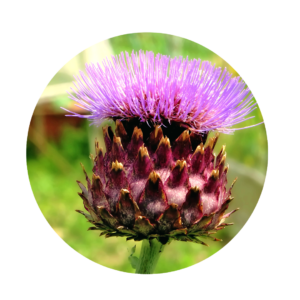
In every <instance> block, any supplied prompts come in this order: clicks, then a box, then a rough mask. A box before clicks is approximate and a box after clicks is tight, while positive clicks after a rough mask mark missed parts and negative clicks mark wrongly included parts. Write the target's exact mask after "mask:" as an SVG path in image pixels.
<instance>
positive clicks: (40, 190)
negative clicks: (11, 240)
mask: <svg viewBox="0 0 300 300" xmlns="http://www.w3.org/2000/svg"><path fill="white" fill-rule="evenodd" d="M140 49H142V50H149V51H150V50H151V51H153V52H154V53H161V54H165V55H170V56H171V57H174V56H183V57H186V56H188V57H189V58H190V59H192V58H200V59H202V60H209V61H211V62H213V63H215V64H216V66H218V67H222V68H224V67H226V68H227V69H228V70H229V71H230V72H231V73H232V74H234V75H235V76H239V74H238V73H237V72H236V71H235V70H234V69H233V68H232V67H231V66H230V65H229V64H228V63H227V62H225V61H224V60H223V59H222V58H220V57H219V56H218V55H216V54H215V53H213V52H212V51H210V50H209V49H207V48H205V47H203V46H201V45H199V44H196V43H194V42H192V41H190V40H186V39H183V38H180V37H176V36H171V35H166V34H158V33H136V34H128V35H123V36H118V37H114V38H111V39H109V40H106V41H103V42H100V43H98V44H96V45H94V46H92V47H90V48H88V49H87V50H84V51H83V52H81V53H80V54H78V55H77V56H76V57H74V58H73V59H71V60H70V61H69V62H68V63H67V64H66V65H65V66H63V67H62V68H61V70H59V72H58V73H57V74H55V76H54V77H53V78H52V79H51V81H50V82H49V84H48V86H47V87H46V89H45V90H44V92H43V94H42V95H41V97H40V99H39V101H38V103H37V106H36V108H35V110H34V113H33V116H32V119H31V123H30V127H29V132H28V141H27V167H28V174H29V179H30V183H31V187H32V190H33V193H34V196H35V199H36V201H37V203H38V205H39V207H40V209H41V212H42V213H43V215H44V216H45V218H46V219H47V221H48V222H49V224H50V225H51V227H52V228H53V230H54V231H55V232H56V233H57V234H58V235H59V236H60V237H61V238H62V239H63V240H64V241H65V242H66V243H67V244H68V245H69V246H70V247H72V248H73V249H75V250H76V251H78V252H79V253H80V254H82V255H84V256H85V257H87V258H89V259H91V260H93V261H94V262H97V263H99V264H101V265H103V266H106V267H109V268H113V269H116V270H120V271H125V272H131V273H133V272H134V269H133V268H132V267H131V265H130V263H129V260H128V256H129V254H130V253H129V249H131V248H132V247H133V246H134V245H136V246H137V251H136V254H137V255H139V251H140V246H141V242H134V241H128V242H126V240H125V238H120V237H119V238H109V239H105V238H104V237H99V232H98V233H97V231H87V228H88V227H90V226H89V223H87V222H86V220H85V218H84V217H83V216H81V215H80V214H78V213H76V212H75V210H76V209H82V208H83V207H82V201H81V199H80V197H79V196H78V195H77V192H79V187H78V186H77V184H76V180H80V181H81V182H85V178H84V175H83V173H82V169H81V167H80V162H81V163H83V164H84V165H85V167H86V170H87V171H88V173H89V174H90V175H91V174H92V172H91V170H92V161H91V160H90V159H89V154H90V153H94V140H95V138H97V139H98V141H102V129H101V127H99V128H97V127H94V126H89V122H88V121H87V120H83V119H79V118H67V117H65V112H64V111H63V110H62V109H61V108H60V107H66V108H68V109H70V110H78V108H76V107H75V106H74V103H73V102H72V101H71V100H70V99H69V98H68V95H67V93H66V91H70V87H72V86H73V84H72V81H73V76H74V75H77V74H78V73H79V71H80V70H81V71H84V69H85V66H84V65H85V63H91V62H99V61H102V60H103V59H104V58H106V57H110V56H111V55H113V54H119V53H120V52H122V51H127V52H129V53H130V52H132V50H134V51H139V50H140ZM51 75H52V74H49V79H50V77H51ZM250 88H251V87H250ZM254 92H255V91H254ZM252 115H253V116H255V118H253V119H251V120H248V121H246V122H244V123H242V124H238V125H239V126H237V127H241V126H248V125H253V124H256V123H259V122H261V121H263V118H262V115H261V112H260V110H259V108H258V109H256V110H255V111H254V112H253V113H252ZM110 125H111V126H113V127H114V124H113V123H111V124H110ZM223 144H225V145H226V152H227V158H228V159H227V162H228V163H229V165H230V168H229V174H228V175H229V176H228V177H229V178H228V179H229V184H230V183H231V182H232V181H233V179H234V178H235V177H238V181H237V183H236V185H235V187H234V189H233V196H234V197H235V199H234V201H232V203H231V205H230V208H231V209H234V208H236V207H239V208H240V210H239V211H238V212H236V213H235V214H233V215H232V216H231V217H230V219H228V221H229V222H234V223H235V224H234V225H233V226H229V227H227V228H225V229H224V230H221V231H220V232H218V233H217V234H216V237H218V238H221V239H223V242H212V241H211V240H207V241H205V239H204V241H205V242H207V243H208V244H209V247H205V246H202V245H198V244H194V243H185V242H177V241H173V242H172V243H171V244H170V245H168V246H167V247H165V250H164V252H163V254H162V255H161V257H160V260H159V263H158V266H157V268H156V273H162V272H170V271H175V270H179V269H182V268H186V267H189V266H191V265H194V264H196V263H198V262H201V261H202V260H204V259H206V258H208V257H209V256H211V255H213V254H214V253H216V252H217V251H218V250H220V249H221V248H222V247H224V246H225V245H226V244H227V243H228V242H229V241H230V240H231V239H232V238H233V237H234V236H235V235H236V234H237V233H238V232H239V231H240V230H241V228H242V227H243V226H244V224H245V223H246V222H247V220H248V218H249V217H250V215H251V213H252V212H253V210H254V208H255V206H256V204H257V201H258V199H259V197H260V194H261V191H262V188H263V184H264V179H265V174H266V169H267V156H268V155H267V151H268V148H267V137H266V131H265V126H264V124H262V125H259V126H257V127H253V128H249V129H245V130H240V131H236V132H235V133H234V134H233V135H225V134H221V136H220V139H219V141H218V143H217V146H216V148H215V151H216V152H217V151H219V150H220V148H221V146H222V145H223ZM102 147H103V149H105V146H104V143H103V144H102ZM66 246H67V245H66Z"/></svg>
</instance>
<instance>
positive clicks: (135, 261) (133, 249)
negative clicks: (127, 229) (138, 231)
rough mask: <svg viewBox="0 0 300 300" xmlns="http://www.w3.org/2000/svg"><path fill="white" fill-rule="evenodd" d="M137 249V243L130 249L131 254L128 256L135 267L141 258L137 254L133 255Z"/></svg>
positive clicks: (134, 267)
mask: <svg viewBox="0 0 300 300" xmlns="http://www.w3.org/2000/svg"><path fill="white" fill-rule="evenodd" d="M135 249H136V245H134V246H133V247H132V248H131V249H130V250H129V251H130V255H129V257H128V260H129V262H130V264H131V266H132V268H133V269H136V267H137V264H138V262H139V259H138V258H137V257H136V256H133V254H134V253H135Z"/></svg>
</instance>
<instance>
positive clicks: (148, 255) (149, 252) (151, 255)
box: [135, 239, 165, 274]
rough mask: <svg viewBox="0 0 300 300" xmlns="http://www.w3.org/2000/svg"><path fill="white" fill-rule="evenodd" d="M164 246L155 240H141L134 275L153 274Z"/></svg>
mask: <svg viewBox="0 0 300 300" xmlns="http://www.w3.org/2000/svg"><path fill="white" fill-rule="evenodd" d="M164 247H165V246H164V245H163V244H162V243H160V242H159V241H158V240H157V239H152V240H143V243H142V249H141V254H140V258H139V262H138V265H137V268H136V271H135V273H137V274H153V272H154V269H155V267H156V265H157V261H158V259H159V257H160V254H161V252H162V251H163V250H164Z"/></svg>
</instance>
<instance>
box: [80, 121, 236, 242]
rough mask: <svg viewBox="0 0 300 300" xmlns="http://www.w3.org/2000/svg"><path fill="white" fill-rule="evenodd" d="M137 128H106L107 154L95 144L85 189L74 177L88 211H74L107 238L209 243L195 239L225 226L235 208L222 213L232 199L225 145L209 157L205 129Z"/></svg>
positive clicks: (120, 124)
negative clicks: (168, 129) (89, 174)
mask: <svg viewBox="0 0 300 300" xmlns="http://www.w3.org/2000/svg"><path fill="white" fill-rule="evenodd" d="M136 125H138V126H136ZM139 125H141V123H139V122H135V121H134V120H131V121H119V120H117V121H116V130H115V133H113V131H112V129H111V127H108V126H105V127H103V134H104V142H105V146H106V153H105V155H103V151H102V149H101V148H99V143H98V142H97V141H96V156H95V158H93V160H94V167H93V177H92V180H90V179H89V178H88V175H87V173H86V171H85V170H84V172H85V175H86V180H87V189H86V187H85V186H84V185H83V184H82V183H81V182H78V184H79V186H80V188H81V190H82V193H79V195H80V197H81V198H82V199H83V203H84V207H85V209H86V210H87V211H88V213H85V212H83V211H78V212H79V213H81V214H83V215H84V216H85V217H86V218H87V219H88V221H89V222H90V223H92V224H93V225H94V226H93V227H90V228H89V229H90V230H102V233H101V235H105V236H106V237H112V236H124V237H127V240H130V239H134V240H136V241H139V240H143V239H151V238H158V240H159V241H160V242H162V243H167V242H169V241H171V240H172V239H174V240H180V241H191V242H196V243H200V244H204V245H206V244H205V243H204V242H203V241H201V240H199V239H198V237H199V236H204V237H211V236H210V235H211V234H212V233H216V232H217V231H218V230H220V229H222V228H224V227H225V226H227V225H230V223H225V222H224V220H225V219H226V218H228V217H229V216H230V215H231V214H232V213H233V212H234V211H235V210H234V211H231V212H229V213H225V210H226V209H227V208H228V205H229V203H230V201H231V200H232V199H233V198H232V197H231V188H230V189H229V190H226V184H227V178H226V176H227V172H228V167H227V166H225V159H226V154H225V147H224V146H223V147H222V149H221V151H220V152H219V154H218V155H217V156H216V157H215V155H214V154H213V150H214V148H215V144H216V142H217V139H218V134H217V135H215V136H214V137H212V138H210V139H209V140H208V141H207V142H206V138H207V134H202V135H199V134H195V133H193V132H192V133H190V132H189V130H184V129H181V130H179V131H178V130H177V131H176V130H175V132H177V133H178V135H179V136H177V137H176V134H175V135H174V128H173V129H172V130H173V134H171V132H170V139H169V138H168V137H167V136H166V135H165V136H164V134H165V133H166V132H165V129H164V128H163V127H160V126H158V125H156V126H155V127H153V128H152V129H151V130H150V129H149V127H147V126H146V127H145V128H146V129H148V130H145V131H144V133H143V131H142V129H141V128H139V127H141V126H139ZM163 129H164V131H163ZM205 143H206V144H205ZM204 144H205V146H204ZM83 169H84V168H83ZM212 238H213V239H214V240H218V239H216V238H214V237H212Z"/></svg>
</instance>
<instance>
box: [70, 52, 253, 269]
mask: <svg viewBox="0 0 300 300" xmlns="http://www.w3.org/2000/svg"><path fill="white" fill-rule="evenodd" d="M74 84H75V86H76V88H77V89H76V90H72V93H70V94H69V95H70V98H71V99H73V100H74V101H76V102H77V103H78V104H77V105H78V106H80V107H81V108H84V109H85V110H87V112H89V114H87V115H80V114H78V113H74V112H70V113H71V114H70V115H68V116H76V117H81V118H88V119H90V120H91V121H92V124H95V125H97V126H98V125H100V124H101V122H102V121H103V120H105V119H111V120H113V121H114V122H115V124H116V129H115V132H113V130H112V128H111V127H110V126H105V127H103V128H102V129H103V136H104V143H105V147H106V152H105V154H104V152H103V149H101V148H100V147H99V142H98V141H96V143H95V150H96V153H95V156H94V157H93V161H94V167H93V174H92V176H91V178H89V176H88V174H87V172H86V171H85V169H84V167H83V170H84V172H85V176H86V181H87V183H86V186H85V185H84V184H83V183H81V182H78V184H79V187H80V189H81V192H80V193H79V196H80V197H81V198H82V200H83V204H84V208H85V210H86V211H81V210H78V212H79V213H81V214H82V215H84V216H85V217H86V218H87V220H88V221H89V222H90V223H91V224H92V225H93V226H92V227H90V228H89V229H90V230H100V231H101V234H100V235H105V237H114V236H119V237H126V238H127V240H131V239H133V240H135V241H141V240H144V241H147V242H146V243H148V244H147V245H148V246H149V245H150V246H149V247H150V248H151V243H152V244H153V243H154V241H155V243H157V242H158V243H159V245H165V244H167V243H169V242H171V241H172V240H178V241H186V242H195V243H199V244H203V245H206V244H205V243H204V242H203V241H202V239H201V237H210V238H212V239H213V240H215V241H218V239H217V238H215V237H213V234H214V233H216V232H217V231H218V230H221V229H223V228H225V227H226V226H228V225H231V223H226V219H227V218H228V217H229V216H230V215H231V214H232V213H233V212H235V211H236V209H235V210H233V211H230V212H227V211H226V210H227V208H228V206H229V203H230V202H231V201H232V200H233V197H232V196H231V189H232V186H233V184H232V185H231V187H230V188H229V189H227V188H226V185H227V173H228V166H226V165H225V160H226V153H225V146H223V147H221V149H220V150H219V152H218V154H217V155H215V154H214V149H215V146H216V143H217V140H218V136H219V132H223V133H232V132H234V130H237V129H236V128H232V126H233V125H235V124H237V123H240V122H242V121H245V120H247V119H249V118H251V117H247V118H246V116H247V115H249V113H251V112H252V111H253V110H254V109H255V108H256V103H255V102H254V101H253V96H252V94H251V92H250V90H249V89H248V88H247V87H246V85H245V83H244V82H243V81H242V80H241V79H240V78H233V77H232V75H231V74H230V73H229V72H228V71H227V70H226V69H225V70H222V69H221V68H216V67H215V66H213V65H212V64H211V63H210V62H201V60H200V59H198V60H196V59H194V60H190V61H189V60H188V58H186V59H183V58H181V57H179V58H172V59H171V58H170V57H167V56H162V55H160V54H157V55H156V56H154V54H153V53H152V52H146V54H145V53H144V52H142V51H140V52H139V54H135V53H134V52H132V54H131V56H130V55H129V54H128V53H126V54H125V55H124V54H123V53H121V54H120V55H119V57H118V56H116V57H112V61H109V60H106V61H104V62H103V66H102V67H101V66H100V64H97V65H94V64H91V65H87V66H86V75H85V74H84V73H83V72H81V76H77V77H76V82H75V83H74ZM239 129H242V128H239ZM210 131H216V134H215V135H214V136H213V137H211V138H209V139H207V136H208V133H209V132H210ZM143 245H144V244H143ZM145 247H146V246H145ZM161 249H162V247H159V252H161ZM142 252H143V250H142ZM144 252H145V251H144ZM140 260H142V258H140ZM142 263H143V262H141V264H142ZM138 273H147V272H143V271H141V268H140V270H139V272H138Z"/></svg>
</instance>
